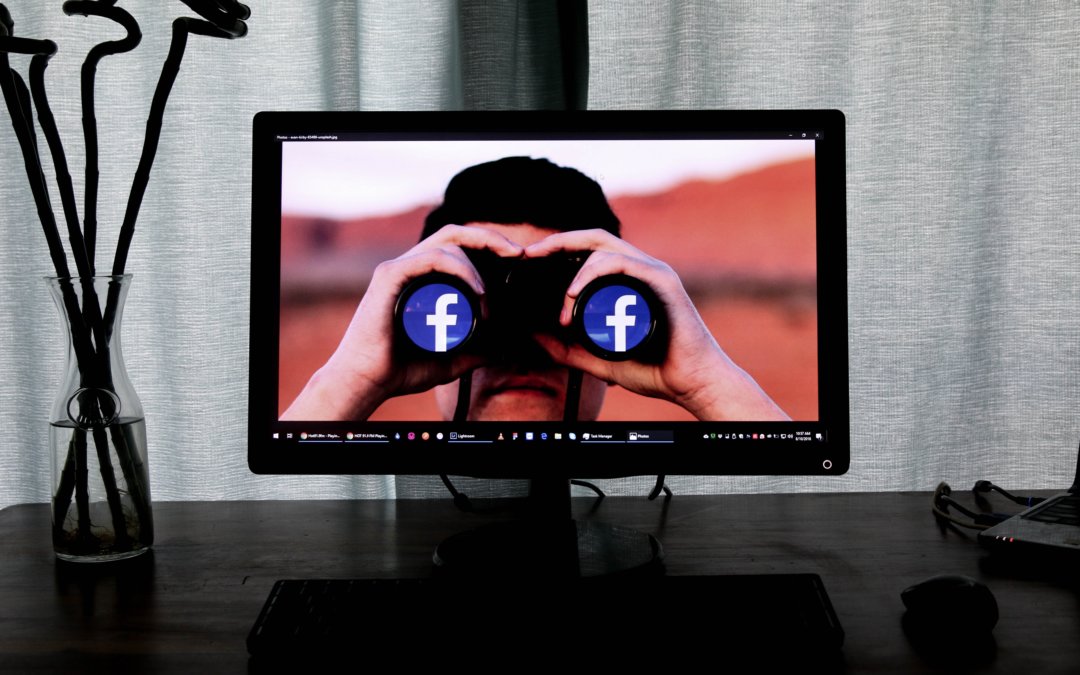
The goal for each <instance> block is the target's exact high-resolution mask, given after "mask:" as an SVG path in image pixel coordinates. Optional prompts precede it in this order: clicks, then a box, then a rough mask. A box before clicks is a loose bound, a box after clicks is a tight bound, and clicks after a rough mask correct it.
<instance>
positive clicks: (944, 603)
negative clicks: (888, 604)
mask: <svg viewBox="0 0 1080 675" xmlns="http://www.w3.org/2000/svg"><path fill="white" fill-rule="evenodd" d="M900 599H901V600H903V602H904V606H905V607H907V612H906V613H905V615H904V628H905V629H907V630H908V631H909V633H916V634H917V635H918V636H919V637H924V638H927V639H934V640H947V639H952V638H956V639H962V638H964V637H979V636H988V635H989V634H990V631H992V630H993V628H994V626H995V625H996V624H997V620H998V606H997V601H996V600H995V599H994V594H993V593H991V592H990V589H989V588H987V587H986V586H984V585H983V584H980V583H979V582H978V581H975V580H974V579H972V578H971V577H965V576H962V575H958V574H943V575H940V576H936V577H931V578H929V579H927V580H925V581H922V582H920V583H917V584H915V585H914V586H911V587H909V588H906V589H904V591H903V592H901V593H900Z"/></svg>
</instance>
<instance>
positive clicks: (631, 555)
mask: <svg viewBox="0 0 1080 675" xmlns="http://www.w3.org/2000/svg"><path fill="white" fill-rule="evenodd" d="M663 557H664V550H663V546H661V544H660V542H659V540H657V539H656V537H654V536H652V535H651V534H646V533H643V532H638V531H637V530H632V529H629V528H624V527H616V526H611V525H606V524H603V523H594V522H584V521H575V520H569V519H567V520H561V521H557V522H543V521H539V522H538V521H531V520H524V521H516V522H506V523H495V524H492V525H486V526H484V527H481V528H478V529H475V530H468V531H465V532H459V533H458V534H455V535H452V536H451V537H449V538H448V539H446V540H445V541H443V542H442V543H441V544H439V545H438V547H437V548H436V549H435V555H434V556H433V559H434V562H435V569H436V574H438V575H439V576H450V577H473V576H479V577H485V578H489V579H490V578H500V577H501V578H522V577H535V578H537V579H544V578H552V579H559V578H563V579H568V578H569V579H573V578H596V577H604V576H608V575H614V574H618V575H627V574H641V575H661V574H663V572H664V565H663Z"/></svg>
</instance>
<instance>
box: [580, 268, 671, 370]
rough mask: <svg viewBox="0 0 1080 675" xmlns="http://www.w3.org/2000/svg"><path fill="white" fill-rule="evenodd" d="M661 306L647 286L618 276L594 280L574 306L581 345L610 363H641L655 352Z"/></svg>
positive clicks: (630, 278) (624, 276) (623, 276)
mask: <svg viewBox="0 0 1080 675" xmlns="http://www.w3.org/2000/svg"><path fill="white" fill-rule="evenodd" d="M659 312H660V303H659V300H657V298H656V295H655V294H654V293H653V292H652V290H651V289H650V288H649V287H648V286H646V285H645V284H644V283H642V282H640V281H638V280H637V279H634V278H633V277H628V276H626V275H622V274H617V275H611V276H605V277H600V278H598V279H594V280H593V281H592V283H590V284H589V285H588V286H586V287H585V290H583V291H582V292H581V295H580V296H578V300H577V302H576V303H575V304H574V323H575V325H577V326H578V327H579V330H580V333H581V334H582V336H583V337H582V339H581V343H582V344H583V345H584V346H585V348H586V349H588V350H589V351H590V352H592V353H593V354H595V355H597V356H599V357H601V358H603V359H607V360H609V361H624V360H628V359H641V358H642V357H643V356H644V355H645V354H646V351H647V350H649V351H651V350H652V346H650V344H649V342H650V340H651V338H652V337H653V335H654V333H655V332H656V329H657V321H658V318H659V316H658V315H659Z"/></svg>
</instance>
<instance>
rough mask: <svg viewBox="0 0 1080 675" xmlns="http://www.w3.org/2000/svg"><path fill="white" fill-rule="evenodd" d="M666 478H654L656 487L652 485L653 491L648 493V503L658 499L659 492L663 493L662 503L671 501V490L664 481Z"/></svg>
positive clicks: (659, 476) (662, 475) (663, 476)
mask: <svg viewBox="0 0 1080 675" xmlns="http://www.w3.org/2000/svg"><path fill="white" fill-rule="evenodd" d="M666 478H667V476H665V475H664V474H659V475H657V476H656V485H654V486H653V489H652V490H651V491H650V492H649V501H650V502H651V501H653V500H654V499H656V498H657V497H659V496H660V493H661V492H663V493H664V501H667V500H669V499H671V497H672V494H671V488H669V487H668V486H667V482H666V481H665V479H666Z"/></svg>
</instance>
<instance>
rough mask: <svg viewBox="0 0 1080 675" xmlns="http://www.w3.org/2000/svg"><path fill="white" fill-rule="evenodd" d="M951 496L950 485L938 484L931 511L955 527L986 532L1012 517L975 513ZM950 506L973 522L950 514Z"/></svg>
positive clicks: (931, 503)
mask: <svg viewBox="0 0 1080 675" xmlns="http://www.w3.org/2000/svg"><path fill="white" fill-rule="evenodd" d="M951 494H952V488H950V487H949V484H948V483H945V482H941V483H938V486H937V489H935V490H934V496H933V498H932V500H931V502H930V510H931V512H932V513H933V514H934V517H935V518H937V519H939V520H947V521H949V522H950V523H953V524H954V525H958V526H960V527H966V528H968V529H971V530H985V529H988V528H990V527H993V526H994V525H997V524H998V523H1000V522H1002V521H1004V520H1008V519H1009V518H1011V517H1012V515H1011V514H1007V513H975V512H974V511H972V510H971V509H968V508H967V507H965V506H964V505H963V504H961V503H959V502H958V501H956V500H955V499H953V498H952V497H951V496H950V495H951ZM950 506H951V507H952V508H954V509H956V510H957V511H959V512H960V513H962V514H964V515H965V516H967V517H968V518H970V519H971V521H970V522H969V521H966V520H960V519H959V518H957V517H956V516H954V515H952V514H951V513H949V512H948V509H949V507H950Z"/></svg>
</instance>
